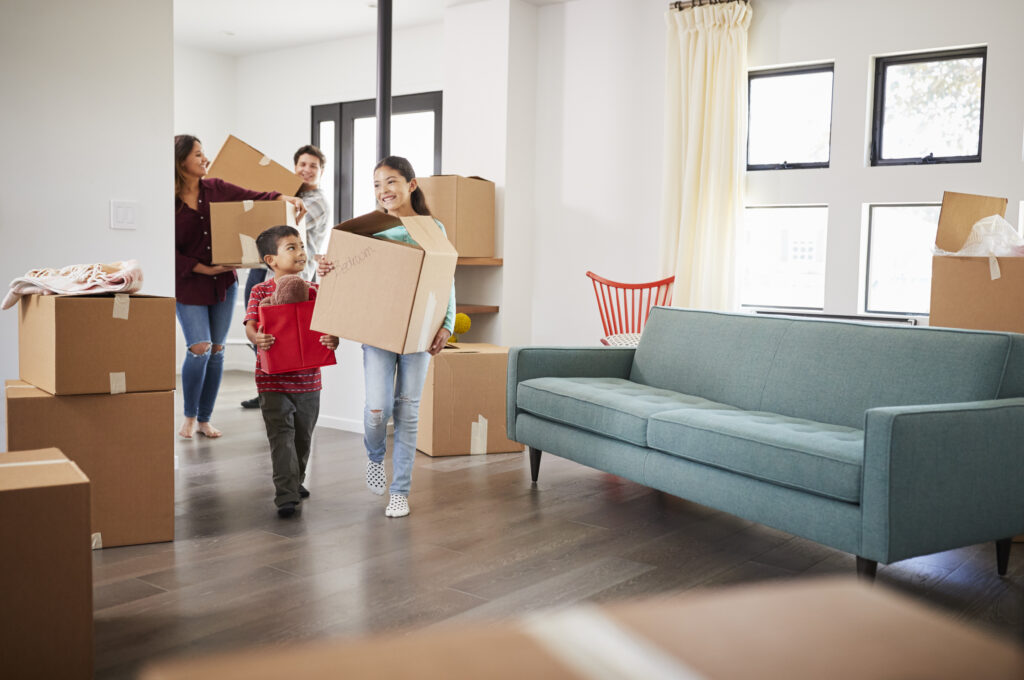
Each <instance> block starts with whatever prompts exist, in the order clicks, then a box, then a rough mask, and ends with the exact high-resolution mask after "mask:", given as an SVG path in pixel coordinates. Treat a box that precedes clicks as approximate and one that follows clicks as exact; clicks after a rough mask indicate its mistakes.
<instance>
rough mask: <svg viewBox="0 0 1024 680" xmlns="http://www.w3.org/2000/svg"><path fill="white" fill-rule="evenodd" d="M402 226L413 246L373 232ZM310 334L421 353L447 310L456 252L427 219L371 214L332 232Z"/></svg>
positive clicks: (393, 349) (341, 225)
mask: <svg viewBox="0 0 1024 680" xmlns="http://www.w3.org/2000/svg"><path fill="white" fill-rule="evenodd" d="M398 225H404V226H405V228H406V230H407V231H408V232H409V235H410V236H411V237H412V238H413V240H414V241H416V243H417V245H411V244H408V243H399V242H396V241H389V240H387V239H382V238H375V237H374V236H373V235H374V234H376V233H378V232H381V231H384V230H385V229H390V228H392V227H396V226H398ZM327 259H329V260H331V261H332V262H334V265H335V269H334V271H333V272H331V273H330V274H328V275H327V276H325V277H324V278H323V280H322V281H321V282H320V291H319V293H318V294H317V298H316V307H315V308H314V310H313V321H312V326H311V327H312V329H313V330H315V331H319V332H321V333H329V334H330V335H336V336H338V337H339V338H345V339H346V340H354V341H356V342H361V343H364V344H367V345H371V346H373V347H379V348H381V349H386V350H389V351H391V352H395V353H397V354H409V353H411V352H424V351H426V350H427V348H428V347H430V343H431V342H432V341H433V340H434V335H435V334H436V333H437V329H439V328H440V327H441V323H442V322H443V321H444V317H445V312H446V311H447V310H448V296H449V294H450V293H451V288H452V282H453V280H454V278H455V264H456V260H457V259H458V254H457V253H456V252H455V248H454V247H452V244H451V243H449V242H448V240H447V239H445V237H444V235H443V234H442V233H441V230H440V229H438V227H437V223H436V222H434V220H433V218H430V217H426V216H422V215H417V216H416V217H402V218H399V217H394V216H392V215H388V214H386V213H382V212H372V213H369V214H366V215H362V216H360V217H355V218H353V219H351V220H348V221H347V222H343V223H341V224H339V225H338V226H336V227H334V229H333V230H332V231H331V241H330V245H329V246H328V248H327Z"/></svg>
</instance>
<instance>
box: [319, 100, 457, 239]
mask: <svg viewBox="0 0 1024 680" xmlns="http://www.w3.org/2000/svg"><path fill="white" fill-rule="evenodd" d="M312 137H313V144H315V145H317V146H319V147H320V148H321V150H322V151H323V152H324V153H325V154H326V155H327V168H326V169H325V171H324V177H323V182H322V185H323V187H324V189H325V190H327V191H330V192H331V197H332V199H333V200H332V203H333V204H334V220H335V222H336V223H337V222H343V221H345V220H347V219H350V218H352V217H353V216H355V215H363V214H365V213H368V212H370V211H372V210H373V209H374V208H375V207H376V201H375V199H374V197H373V166H374V165H376V163H377V161H378V160H379V159H378V158H375V156H376V152H377V151H376V149H377V144H376V140H377V125H376V105H375V100H373V99H363V100H360V101H354V102H342V103H340V104H323V105H320V106H314V107H313V134H312ZM321 142H322V143H323V145H321ZM328 144H329V145H330V146H329V147H328V146H326V145H328ZM391 152H392V153H394V154H395V155H398V156H405V157H406V158H408V159H409V162H410V163H412V167H413V168H414V169H415V170H416V173H417V174H418V175H423V176H427V175H436V174H438V173H440V172H441V93H440V92H424V93H422V94H410V95H403V96H399V97H392V99H391ZM335 161H336V162H335ZM332 165H333V167H332ZM328 171H330V175H328ZM329 180H330V181H329Z"/></svg>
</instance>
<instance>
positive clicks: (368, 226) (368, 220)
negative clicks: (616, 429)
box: [334, 210, 402, 236]
mask: <svg viewBox="0 0 1024 680" xmlns="http://www.w3.org/2000/svg"><path fill="white" fill-rule="evenodd" d="M401 223H402V220H401V219H399V218H398V217H395V216H394V215H389V214H387V213H385V212H380V211H379V210H374V211H373V212H370V213H366V214H365V215H360V216H359V217H353V218H352V219H350V220H345V221H344V222H342V223H341V224H339V225H337V226H336V227H334V228H335V229H337V230H338V231H346V232H349V233H351V234H360V235H362V236H373V235H374V234H376V233H378V232H381V231H384V230H385V229H390V228H391V227H397V226H398V225H399V224H401Z"/></svg>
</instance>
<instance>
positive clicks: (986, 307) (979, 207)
mask: <svg viewBox="0 0 1024 680" xmlns="http://www.w3.org/2000/svg"><path fill="white" fill-rule="evenodd" d="M1006 203H1007V200H1006V199H1005V198H995V197H992V196H975V195H972V194H958V193H954V192H952V191H947V192H945V193H944V194H943V195H942V211H941V212H940V213H939V228H938V231H937V233H936V235H935V245H936V246H938V247H939V248H941V249H942V250H945V251H948V252H953V253H955V252H956V251H958V250H960V249H961V248H962V247H963V244H964V241H966V240H967V236H968V235H969V234H970V233H971V227H973V226H974V223H975V222H977V221H978V220H980V219H982V218H983V217H988V216H990V215H1000V216H1003V215H1005V214H1006ZM999 269H1000V272H1001V276H1000V278H998V279H995V280H993V279H992V276H991V274H990V272H989V261H988V258H987V257H956V256H950V255H936V256H934V257H933V258H932V296H931V310H930V313H929V318H928V324H929V325H931V326H948V327H953V328H976V329H980V330H991V331H1013V332H1016V333H1024V258H1020V257H1000V258H999Z"/></svg>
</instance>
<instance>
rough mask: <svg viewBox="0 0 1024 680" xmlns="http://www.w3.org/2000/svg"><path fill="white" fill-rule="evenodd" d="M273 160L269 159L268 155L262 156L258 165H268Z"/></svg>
mask: <svg viewBox="0 0 1024 680" xmlns="http://www.w3.org/2000/svg"><path fill="white" fill-rule="evenodd" d="M272 162H273V161H271V160H270V156H264V157H263V158H261V159H260V165H270V164H271V163H272Z"/></svg>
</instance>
